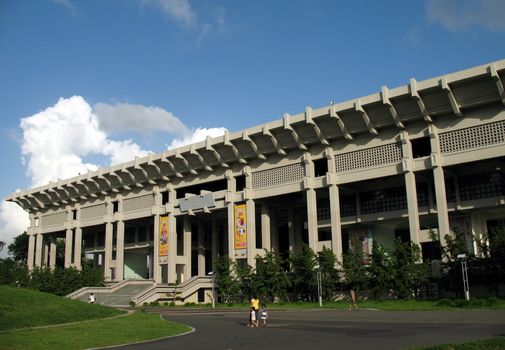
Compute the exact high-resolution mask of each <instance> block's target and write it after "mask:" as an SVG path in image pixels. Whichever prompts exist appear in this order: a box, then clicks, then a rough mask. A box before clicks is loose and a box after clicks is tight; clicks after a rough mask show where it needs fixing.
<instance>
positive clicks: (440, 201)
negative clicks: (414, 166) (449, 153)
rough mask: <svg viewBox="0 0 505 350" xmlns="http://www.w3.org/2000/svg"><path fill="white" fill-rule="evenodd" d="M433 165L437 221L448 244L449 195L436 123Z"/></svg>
mask: <svg viewBox="0 0 505 350" xmlns="http://www.w3.org/2000/svg"><path fill="white" fill-rule="evenodd" d="M429 130H430V145H431V165H432V166H433V182H434V185H435V199H436V202H437V221H438V234H439V239H440V243H441V244H442V245H444V246H445V245H446V242H445V235H450V234H451V230H450V226H449V215H448V211H447V196H446V192H445V176H444V169H443V167H442V162H443V158H442V156H441V155H440V144H439V142H438V133H437V129H436V127H435V126H434V125H430V127H429Z"/></svg>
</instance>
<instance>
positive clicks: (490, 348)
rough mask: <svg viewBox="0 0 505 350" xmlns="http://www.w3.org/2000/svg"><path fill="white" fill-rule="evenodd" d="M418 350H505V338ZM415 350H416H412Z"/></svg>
mask: <svg viewBox="0 0 505 350" xmlns="http://www.w3.org/2000/svg"><path fill="white" fill-rule="evenodd" d="M415 349H418V350H503V349H505V338H503V337H500V338H492V339H486V340H478V341H474V342H469V343H460V344H442V345H436V346H430V347H426V348H415ZM412 350H414V349H412Z"/></svg>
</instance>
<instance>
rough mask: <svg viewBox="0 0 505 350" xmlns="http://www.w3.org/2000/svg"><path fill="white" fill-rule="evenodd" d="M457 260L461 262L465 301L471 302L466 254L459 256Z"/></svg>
mask: <svg viewBox="0 0 505 350" xmlns="http://www.w3.org/2000/svg"><path fill="white" fill-rule="evenodd" d="M457 258H458V259H459V260H460V261H461V273H462V274H463V291H464V293H465V300H470V285H469V284H468V267H467V266H466V254H458V256H457Z"/></svg>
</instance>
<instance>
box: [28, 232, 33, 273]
mask: <svg viewBox="0 0 505 350" xmlns="http://www.w3.org/2000/svg"><path fill="white" fill-rule="evenodd" d="M34 257H35V235H34V234H30V235H28V261H27V265H28V270H30V271H32V270H33V259H34Z"/></svg>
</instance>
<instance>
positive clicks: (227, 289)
mask: <svg viewBox="0 0 505 350" xmlns="http://www.w3.org/2000/svg"><path fill="white" fill-rule="evenodd" d="M232 270H233V261H232V260H231V259H230V257H229V256H228V255H224V256H220V257H218V258H217V260H216V265H215V266H214V273H215V276H214V278H215V283H216V284H217V287H218V289H217V294H218V297H221V300H222V301H223V302H225V303H226V304H229V303H232V302H233V300H234V299H235V298H236V296H237V294H238V292H239V286H238V284H237V281H235V279H234V278H233V277H232Z"/></svg>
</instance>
